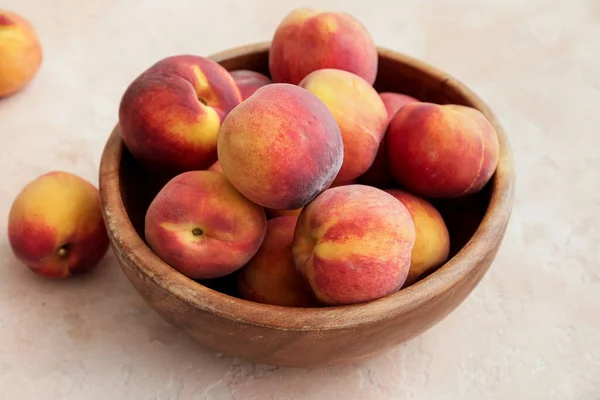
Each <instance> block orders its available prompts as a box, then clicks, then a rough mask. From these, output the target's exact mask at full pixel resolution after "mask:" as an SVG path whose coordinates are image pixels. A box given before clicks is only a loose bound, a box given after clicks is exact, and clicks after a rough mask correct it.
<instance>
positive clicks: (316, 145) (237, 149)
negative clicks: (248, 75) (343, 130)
mask: <svg viewBox="0 0 600 400" xmlns="http://www.w3.org/2000/svg"><path fill="white" fill-rule="evenodd" d="M217 149H218V156H219V162H220V164H221V168H223V172H224V173H225V175H226V176H227V179H229V181H230V182H231V183H232V184H233V186H235V187H236V188H237V190H239V191H240V192H241V193H242V194H243V195H244V196H246V197H247V198H248V199H250V200H252V201H253V202H255V203H257V204H260V205H262V206H264V207H267V208H273V209H278V210H293V209H296V208H300V207H302V206H304V205H305V204H306V203H308V202H309V201H311V200H312V199H313V198H314V197H315V196H316V195H317V194H319V193H320V192H322V191H323V190H324V189H326V188H327V187H329V185H330V184H331V182H333V180H334V178H335V176H336V175H337V173H338V171H339V170H340V167H341V165H342V160H343V151H344V144H343V142H342V135H341V134H340V129H339V128H338V126H337V123H336V122H335V119H334V118H333V116H332V115H331V113H330V112H329V110H328V109H327V107H326V106H325V104H323V102H322V101H321V100H319V98H318V97H316V96H315V95H314V94H312V93H310V92H309V91H307V90H305V89H303V88H301V87H299V86H295V85H290V84H286V83H273V84H270V85H267V86H263V87H261V88H260V89H258V90H257V91H256V92H254V94H253V95H252V96H250V97H248V98H247V99H246V100H244V101H243V102H242V103H240V105H239V106H237V107H236V108H235V109H234V110H233V111H231V112H230V113H229V115H228V116H227V117H226V118H225V120H224V121H223V125H222V126H221V130H220V131H219V139H218V147H217Z"/></svg>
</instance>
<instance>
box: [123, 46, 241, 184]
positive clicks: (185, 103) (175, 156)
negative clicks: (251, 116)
mask: <svg viewBox="0 0 600 400" xmlns="http://www.w3.org/2000/svg"><path fill="white" fill-rule="evenodd" d="M241 101H242V96H241V94H240V91H239V89H238V87H237V85H236V84H235V82H234V81H233V78H232V77H231V75H230V74H229V72H228V71H227V70H226V69H225V68H223V67H222V66H221V65H219V64H217V63H216V62H214V61H212V60H210V59H207V58H204V57H197V56H192V55H177V56H171V57H167V58H164V59H162V60H160V61H158V62H157V63H155V64H154V65H152V66H151V67H150V68H148V69H147V70H146V71H144V72H143V73H142V74H140V75H139V76H138V77H137V78H136V79H135V80H134V81H133V82H132V83H131V84H130V85H129V86H128V87H127V89H126V91H125V93H124V94H123V97H122V98H121V103H120V106H119V124H120V128H121V134H122V137H123V142H124V143H125V145H126V146H127V148H128V149H129V151H130V152H131V154H132V155H133V156H134V157H135V158H136V160H137V161H138V162H140V163H141V164H142V165H144V166H145V167H146V168H148V169H149V170H151V171H160V172H163V173H167V174H172V175H176V174H178V173H181V172H186V171H191V170H202V169H206V168H208V167H209V166H210V165H211V164H213V163H214V162H215V161H217V134H218V131H219V127H220V126H221V122H222V121H223V119H224V118H225V116H226V115H227V114H228V113H229V112H230V111H231V110H232V109H233V108H234V107H235V106H237V105H238V104H239V103H240V102H241Z"/></svg>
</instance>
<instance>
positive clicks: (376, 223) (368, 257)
mask: <svg viewBox="0 0 600 400" xmlns="http://www.w3.org/2000/svg"><path fill="white" fill-rule="evenodd" d="M414 243H415V226H414V223H413V220H412V218H411V216H410V214H409V212H408V210H407V209H406V207H404V205H403V204H402V203H401V202H399V201H398V200H396V199H395V198H394V197H393V196H392V195H390V194H389V193H386V192H384V191H383V190H380V189H377V188H374V187H371V186H365V185H347V186H340V187H336V188H332V189H328V190H326V191H324V192H323V193H321V194H320V195H319V196H317V197H316V198H315V199H314V200H313V201H312V202H311V203H309V204H308V205H307V206H306V207H304V210H302V213H301V214H300V216H299V217H298V223H297V224H296V230H295V233H294V244H293V248H292V254H293V256H294V262H295V264H296V268H297V269H298V270H299V271H300V273H301V275H302V277H303V278H304V279H305V280H306V281H307V282H308V284H309V285H310V287H311V289H312V291H313V292H314V294H315V296H316V298H317V299H318V300H319V301H320V302H322V303H324V304H327V305H340V304H351V303H359V302H364V301H369V300H374V299H377V298H380V297H383V296H386V295H389V294H391V293H394V292H396V291H397V290H399V289H400V288H401V287H402V285H403V284H404V281H405V280H406V277H407V275H408V271H409V267H410V254H411V251H412V248H413V246H414Z"/></svg>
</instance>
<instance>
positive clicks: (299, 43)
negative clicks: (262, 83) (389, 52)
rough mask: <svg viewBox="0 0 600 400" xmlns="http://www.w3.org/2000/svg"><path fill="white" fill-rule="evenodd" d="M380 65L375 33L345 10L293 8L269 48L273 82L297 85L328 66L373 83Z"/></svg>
mask: <svg viewBox="0 0 600 400" xmlns="http://www.w3.org/2000/svg"><path fill="white" fill-rule="evenodd" d="M377 64H378V55H377V48H376V47H375V44H374V42H373V39H372V37H371V35H370V34H369V32H368V31H367V29H366V28H365V26H364V25H363V24H362V23H361V22H360V21H358V20H357V19H356V18H355V17H354V16H352V15H350V14H347V13H344V12H327V11H324V10H315V9H310V8H299V9H296V10H293V11H292V12H291V13H289V14H288V15H287V16H286V17H285V18H284V19H283V21H281V23H280V24H279V25H278V26H277V28H276V30H275V35H274V36H273V40H272V42H271V49H270V51H269V71H270V74H271V78H272V79H273V82H278V83H291V84H294V85H297V84H298V83H299V82H300V81H301V80H302V79H304V77H306V76H307V75H308V74H310V73H311V72H313V71H316V70H319V69H325V68H335V69H341V70H344V71H348V72H352V73H354V74H356V75H358V76H360V77H362V78H363V79H364V80H366V81H367V82H368V83H369V84H370V85H372V84H373V83H374V82H375V77H376V75H377Z"/></svg>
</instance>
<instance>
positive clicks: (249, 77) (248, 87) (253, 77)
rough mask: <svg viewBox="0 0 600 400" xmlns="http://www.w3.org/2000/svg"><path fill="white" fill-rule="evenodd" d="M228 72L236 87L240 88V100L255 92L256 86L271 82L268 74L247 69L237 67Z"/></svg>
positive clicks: (259, 86)
mask: <svg viewBox="0 0 600 400" xmlns="http://www.w3.org/2000/svg"><path fill="white" fill-rule="evenodd" d="M230 74H231V76H232V77H233V80H234V81H235V83H236V84H237V87H238V88H239V89H240V93H241V94H242V100H246V99H247V98H248V97H250V95H251V94H253V93H254V92H256V90H257V89H258V88H261V87H263V86H265V85H268V84H270V83H272V82H271V79H269V77H268V76H265V75H263V74H261V73H260V72H256V71H251V70H248V69H238V70H235V71H231V72H230Z"/></svg>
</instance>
